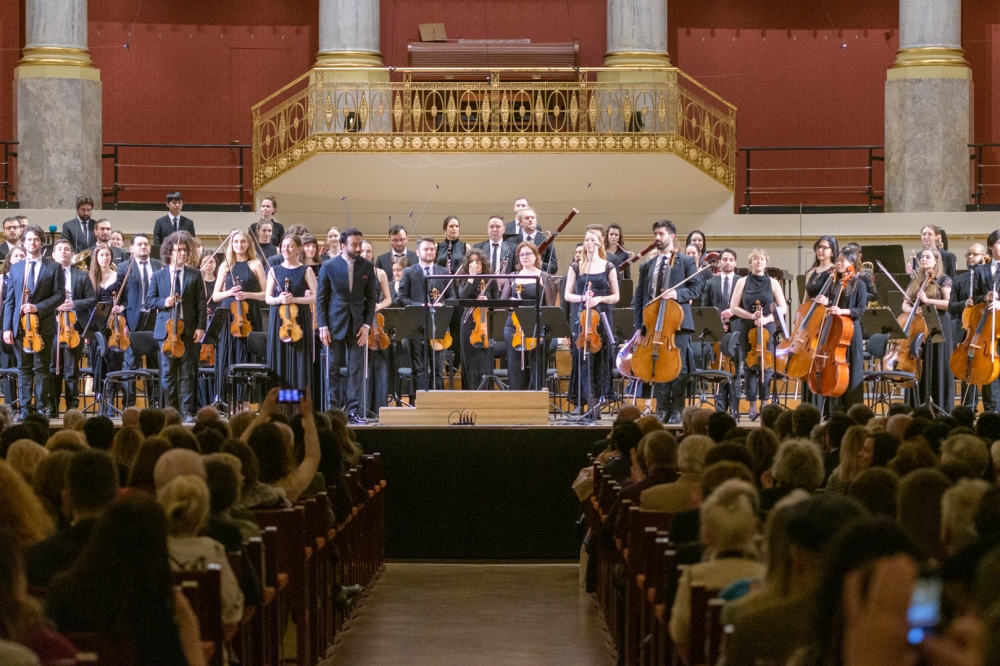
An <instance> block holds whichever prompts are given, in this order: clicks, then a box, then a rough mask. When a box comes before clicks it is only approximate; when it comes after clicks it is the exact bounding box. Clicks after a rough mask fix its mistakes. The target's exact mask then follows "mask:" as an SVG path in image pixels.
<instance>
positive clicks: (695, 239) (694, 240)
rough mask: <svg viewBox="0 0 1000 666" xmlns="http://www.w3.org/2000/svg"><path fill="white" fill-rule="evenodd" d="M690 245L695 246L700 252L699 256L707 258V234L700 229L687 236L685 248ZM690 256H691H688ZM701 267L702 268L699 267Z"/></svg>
mask: <svg viewBox="0 0 1000 666" xmlns="http://www.w3.org/2000/svg"><path fill="white" fill-rule="evenodd" d="M688 245H694V247H695V249H696V250H698V256H699V257H703V256H705V251H706V249H707V241H706V240H705V234H704V233H703V232H701V231H699V230H698V229H695V230H694V231H692V232H691V233H689V234H688V235H687V238H686V239H685V240H684V247H685V249H686V248H687V246H688ZM688 256H690V255H688ZM699 267H700V266H699Z"/></svg>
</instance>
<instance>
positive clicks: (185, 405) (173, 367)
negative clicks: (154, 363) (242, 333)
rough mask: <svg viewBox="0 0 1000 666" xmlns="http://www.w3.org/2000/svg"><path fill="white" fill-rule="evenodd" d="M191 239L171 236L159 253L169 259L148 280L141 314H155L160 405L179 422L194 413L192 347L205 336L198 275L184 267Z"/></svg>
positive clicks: (185, 234)
mask: <svg viewBox="0 0 1000 666" xmlns="http://www.w3.org/2000/svg"><path fill="white" fill-rule="evenodd" d="M191 246H192V239H191V234H189V233H188V232H186V231H176V232H174V233H172V234H170V235H169V236H167V237H166V238H165V239H163V245H161V246H160V251H161V252H162V253H163V256H165V257H168V258H169V262H170V263H169V264H168V266H166V267H164V268H161V269H160V270H158V271H157V272H156V273H153V277H152V278H150V280H149V292H148V293H147V294H146V309H148V310H150V311H153V310H155V311H156V328H155V329H154V330H153V337H154V338H155V339H156V340H158V341H160V342H161V343H163V344H162V346H161V349H160V393H161V395H160V406H161V407H173V408H174V409H176V410H178V411H179V412H180V413H181V416H182V418H183V419H184V420H185V421H193V420H194V415H195V412H196V411H197V393H196V392H195V387H196V383H195V382H196V380H197V377H198V346H197V345H196V344H195V343H197V342H201V339H202V337H204V335H205V322H206V317H205V303H206V299H205V283H204V281H203V280H202V279H201V271H199V270H198V269H197V268H192V267H191V266H188V265H187V258H188V252H190V251H191Z"/></svg>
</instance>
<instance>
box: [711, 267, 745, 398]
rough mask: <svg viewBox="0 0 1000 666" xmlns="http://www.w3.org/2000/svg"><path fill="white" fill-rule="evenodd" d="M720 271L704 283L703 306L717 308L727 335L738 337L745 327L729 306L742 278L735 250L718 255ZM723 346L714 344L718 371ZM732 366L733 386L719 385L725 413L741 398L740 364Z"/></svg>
mask: <svg viewBox="0 0 1000 666" xmlns="http://www.w3.org/2000/svg"><path fill="white" fill-rule="evenodd" d="M718 270H719V273H718V275H715V276H713V277H711V278H710V279H708V280H707V281H706V282H705V283H704V284H705V288H704V290H703V292H702V295H701V304H702V307H706V308H715V309H717V310H718V311H719V317H720V318H721V319H722V328H723V330H724V331H726V333H727V334H729V333H732V334H733V335H739V334H740V332H741V331H742V326H741V324H740V320H739V318H738V317H737V318H736V319H735V320H733V310H732V308H731V307H730V303H731V302H732V300H733V298H732V296H733V289H734V288H735V287H736V281H737V280H738V279H739V276H738V275H737V274H736V251H735V250H732V249H730V248H728V247H727V248H725V249H724V250H722V251H721V252H719V265H718ZM726 337H728V335H727V336H726ZM722 343H723V340H718V341H717V342H716V344H715V345H714V347H715V349H714V350H713V351H714V352H715V364H716V365H715V366H714V367H717V368H723V365H722V363H723V362H722V358H721V356H723V354H724V351H725V348H724V346H723V344H722ZM732 360H733V361H736V360H737V359H735V358H734V359H732ZM730 367H732V368H733V382H732V385H731V386H729V387H725V386H723V385H720V386H719V389H718V391H717V392H716V394H715V399H716V405H717V406H718V407H719V408H720V409H721V410H722V411H727V410H729V408H730V403H731V402H733V401H735V400H736V399H738V397H739V390H738V386H739V377H738V374H739V365H738V364H736V365H734V366H730Z"/></svg>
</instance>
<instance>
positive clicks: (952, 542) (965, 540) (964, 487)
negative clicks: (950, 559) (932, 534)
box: [941, 479, 990, 556]
mask: <svg viewBox="0 0 1000 666" xmlns="http://www.w3.org/2000/svg"><path fill="white" fill-rule="evenodd" d="M989 489H990V484H988V483H986V482H985V481H982V480H980V479H975V480H973V479H962V480H960V481H958V482H957V483H956V484H955V485H954V486H952V487H951V488H948V489H947V490H946V491H945V492H944V495H942V496H941V545H942V547H943V548H944V552H945V553H946V554H947V555H949V556H951V555H954V554H955V553H957V552H958V551H960V550H962V549H963V548H965V547H966V546H970V545H972V543H973V542H974V541H975V540H976V537H977V536H978V535H977V534H976V525H975V521H974V516H975V515H976V510H977V509H978V508H979V503H980V501H982V499H983V495H985V494H986V491H987V490H989Z"/></svg>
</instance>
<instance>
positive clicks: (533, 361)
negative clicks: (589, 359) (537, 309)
mask: <svg viewBox="0 0 1000 666" xmlns="http://www.w3.org/2000/svg"><path fill="white" fill-rule="evenodd" d="M545 277H546V274H545V273H542V279H543V280H544V279H545ZM512 281H513V279H512ZM520 287H521V292H520V294H519V293H518V292H517V290H516V289H514V288H513V287H512V290H511V298H520V299H521V300H523V301H525V303H524V305H525V307H530V306H534V305H535V301H536V300H537V299H538V284H536V283H534V282H527V283H521V284H520ZM542 292H543V293H542V298H543V301H542V305H543V306H544V305H547V303H545V301H544V297H545V293H544V288H543V290H542ZM539 332H540V331H539ZM532 335H535V331H534V329H532V330H526V331H523V336H524V337H530V336H532ZM503 337H504V342H506V343H507V376H508V378H509V379H510V390H511V391H529V390H530V391H540V390H542V389H543V388H544V387H545V384H544V381H543V380H544V373H545V370H544V367H543V369H542V370H539V369H538V351H539V347H542V348H543V350H544V347H545V340H540V341H539V344H538V345H536V346H535V348H534V349H532V350H527V349H514V344H513V339H514V321H513V313H511V314H508V315H507V323H506V324H504V327H503ZM546 356H547V355H546Z"/></svg>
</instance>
